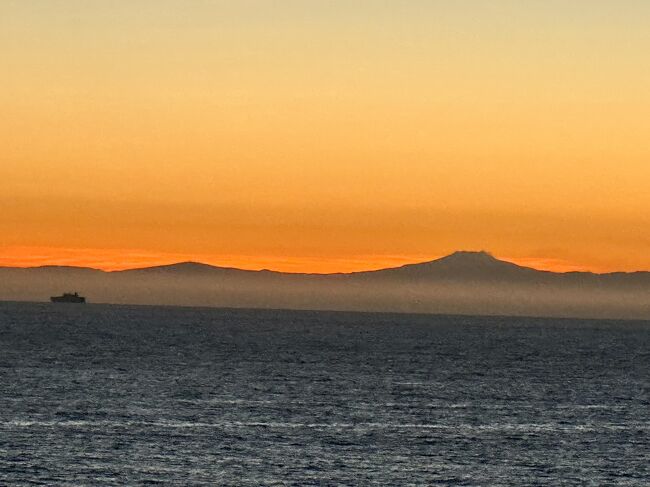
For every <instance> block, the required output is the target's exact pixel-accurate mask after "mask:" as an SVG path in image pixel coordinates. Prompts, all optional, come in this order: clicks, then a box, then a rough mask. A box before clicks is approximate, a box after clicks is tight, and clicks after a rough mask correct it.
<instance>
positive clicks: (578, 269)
mask: <svg viewBox="0 0 650 487" xmlns="http://www.w3.org/2000/svg"><path fill="white" fill-rule="evenodd" d="M457 254H477V255H479V254H483V255H487V256H489V257H491V258H492V259H494V260H495V261H498V262H502V263H506V264H513V265H516V266H517V267H520V268H523V269H532V270H535V271H537V272H548V273H552V274H571V273H584V274H594V275H607V274H635V273H647V272H650V270H643V269H639V270H631V271H629V270H627V271H626V270H608V271H601V272H599V271H594V270H590V269H587V268H586V267H582V266H574V265H571V264H568V267H571V269H565V270H556V269H549V268H543V267H536V266H534V265H532V263H534V262H545V261H546V262H548V261H555V259H543V258H542V259H536V258H520V259H517V258H507V257H505V258H500V257H495V256H494V255H493V254H492V253H491V252H488V251H485V250H457V251H454V252H451V253H449V254H445V255H442V256H438V257H435V258H432V259H431V258H430V259H428V260H417V261H410V260H409V261H404V262H403V263H401V264H400V265H394V266H387V267H386V266H383V267H376V266H375V267H372V268H367V269H358V270H350V271H333V272H310V271H291V270H278V269H272V268H267V267H258V268H245V267H237V266H232V265H219V264H213V263H209V262H202V261H200V260H191V259H190V260H177V261H163V262H161V263H152V265H138V264H134V265H133V266H127V267H122V266H119V265H118V266H116V267H112V268H111V267H106V266H92V265H81V264H73V263H47V262H44V263H40V264H37V265H20V264H17V265H16V264H14V265H6V264H2V263H1V262H2V259H1V258H0V269H44V268H52V267H55V268H69V269H83V270H91V271H97V272H105V273H109V274H110V273H119V272H128V271H138V270H148V269H156V268H164V267H173V266H179V265H188V264H194V265H201V266H205V267H210V268H213V269H227V270H236V271H242V272H272V273H277V274H293V275H318V276H334V275H352V274H360V273H367V272H379V271H385V270H392V269H400V268H403V267H407V266H415V265H423V264H429V263H432V262H437V261H440V260H443V259H446V258H448V257H450V256H453V255H457Z"/></svg>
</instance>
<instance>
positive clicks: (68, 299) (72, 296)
mask: <svg viewBox="0 0 650 487" xmlns="http://www.w3.org/2000/svg"><path fill="white" fill-rule="evenodd" d="M50 301H52V302H53V303H85V302H86V298H84V297H83V296H79V293H77V292H75V293H63V295H62V296H52V297H51V298H50Z"/></svg>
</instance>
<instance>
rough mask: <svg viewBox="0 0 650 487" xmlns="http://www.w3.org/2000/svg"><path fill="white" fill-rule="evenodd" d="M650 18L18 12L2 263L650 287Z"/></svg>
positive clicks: (166, 2)
mask: <svg viewBox="0 0 650 487" xmlns="http://www.w3.org/2000/svg"><path fill="white" fill-rule="evenodd" d="M649 21H650V4H649V3H648V2H645V1H641V0H627V1H625V0H623V1H621V2H609V1H605V0H592V1H589V2H587V1H586V0H585V1H582V0H577V1H575V2H566V1H560V0H548V1H545V2H520V1H515V0H502V1H494V2H482V1H478V0H476V1H470V0H468V1H466V2H451V1H450V2H431V1H425V0H413V1H410V2H395V1H384V0H356V1H327V2H325V1H323V2H304V1H302V0H301V1H298V0H287V1H285V2H272V1H270V0H268V1H266V0H257V1H254V0H242V1H241V2H229V1H215V2H191V3H186V2H181V1H171V0H160V1H153V0H140V1H138V2H86V1H81V0H71V1H66V2H56V1H53V2H20V1H7V2H2V4H1V5H0V43H1V44H2V46H3V49H2V50H1V51H0V69H1V70H2V73H3V89H2V90H0V106H1V107H2V112H3V115H2V117H1V118H0V264H3V265H32V264H43V263H62V262H65V263H67V264H77V265H94V266H98V267H102V268H107V269H113V268H125V267H133V266H139V265H150V264H154V263H166V262H171V261H175V260H200V261H204V262H209V263H213V264H219V265H233V266H237V267H244V268H272V269H279V270H290V271H313V272H333V271H349V270H361V269H366V268H379V267H386V266H391V265H399V264H401V263H406V262H416V261H422V260H428V259H431V258H435V257H438V256H442V255H445V254H447V253H450V252H452V251H454V250H457V249H477V250H478V249H485V250H488V251H491V252H492V253H494V254H495V255H496V256H497V257H501V258H506V259H509V260H513V261H516V262H519V263H524V264H525V263H529V264H531V265H534V266H535V267H541V268H548V269H552V270H569V269H590V270H595V271H609V270H637V269H645V270H650V191H649V190H648V188H649V187H650V90H648V89H647V87H648V86H650V70H649V69H648V62H647V53H648V52H650V33H649V31H648V29H647V25H648V22H649ZM134 249H137V250H134Z"/></svg>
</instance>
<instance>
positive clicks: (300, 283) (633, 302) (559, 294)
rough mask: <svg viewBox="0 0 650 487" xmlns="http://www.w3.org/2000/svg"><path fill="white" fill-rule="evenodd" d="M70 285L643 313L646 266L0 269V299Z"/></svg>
mask: <svg viewBox="0 0 650 487" xmlns="http://www.w3.org/2000/svg"><path fill="white" fill-rule="evenodd" d="M68 289H77V290H79V291H81V292H83V294H84V295H85V296H87V298H88V301H89V302H90V303H93V302H94V303H99V302H104V303H118V304H169V305H190V306H225V307H262V308H294V309H329V310H353V311H398V312H418V313H461V314H509V315H536V316H560V317H561V316H566V317H601V318H602V317H610V318H631V319H650V273H648V272H634V273H622V272H616V273H609V274H594V273H590V272H568V273H555V272H549V271H540V270H536V269H533V268H529V267H523V266H519V265H516V264H514V263H512V262H507V261H503V260H499V259H497V258H495V257H494V256H492V255H491V254H489V253H488V252H484V251H479V252H470V251H459V252H454V253H453V254H450V255H448V256H445V257H442V258H440V259H436V260H432V261H428V262H421V263H417V264H407V265H404V266H401V267H394V268H388V269H381V270H375V271H364V272H353V273H337V274H298V273H282V272H275V271H268V270H259V271H253V270H243V269H236V268H231V267H218V266H212V265H208V264H203V263H200V262H179V263H174V264H169V265H160V266H154V267H145V268H140V269H129V270H123V271H113V272H107V271H102V270H97V269H91V268H83V267H66V266H42V267H33V268H14V267H0V300H19V301H20V300H31V301H45V300H47V299H48V298H49V296H52V295H56V294H57V293H60V292H63V291H65V290H68Z"/></svg>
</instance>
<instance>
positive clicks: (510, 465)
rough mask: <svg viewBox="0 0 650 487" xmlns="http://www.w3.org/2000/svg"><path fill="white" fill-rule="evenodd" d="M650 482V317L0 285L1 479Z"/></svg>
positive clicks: (22, 481) (271, 482)
mask: <svg viewBox="0 0 650 487" xmlns="http://www.w3.org/2000/svg"><path fill="white" fill-rule="evenodd" d="M27 483H32V484H43V485H57V484H67V485H111V484H113V485H140V484H145V483H148V484H156V483H160V484H175V485H237V486H245V485H255V486H257V485H477V486H479V485H480V486H499V485H508V486H524V485H531V486H532V485H553V486H557V485H594V486H596V485H597V486H600V485H638V486H641V485H650V323H648V322H646V323H642V322H614V321H578V320H553V319H532V318H496V317H495V318H481V317H451V316H421V315H420V316H417V315H391V314H359V313H330V312H292V311H260V310H218V309H190V308H164V307H121V306H103V305H86V306H79V305H50V304H26V303H24V304H21V303H0V484H2V485H5V484H7V485H21V484H27Z"/></svg>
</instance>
